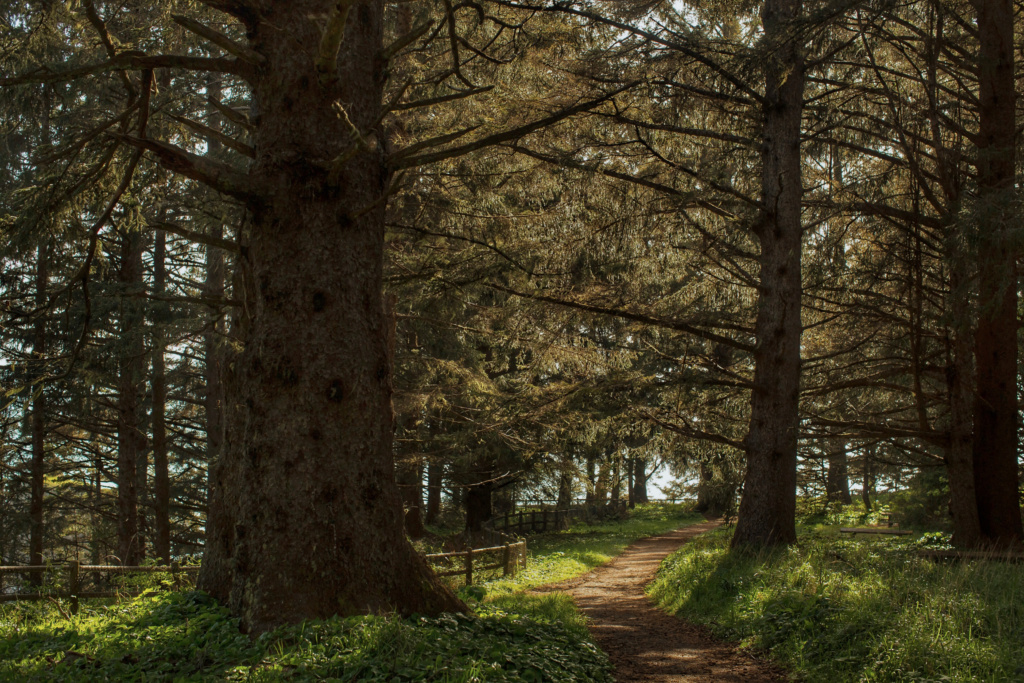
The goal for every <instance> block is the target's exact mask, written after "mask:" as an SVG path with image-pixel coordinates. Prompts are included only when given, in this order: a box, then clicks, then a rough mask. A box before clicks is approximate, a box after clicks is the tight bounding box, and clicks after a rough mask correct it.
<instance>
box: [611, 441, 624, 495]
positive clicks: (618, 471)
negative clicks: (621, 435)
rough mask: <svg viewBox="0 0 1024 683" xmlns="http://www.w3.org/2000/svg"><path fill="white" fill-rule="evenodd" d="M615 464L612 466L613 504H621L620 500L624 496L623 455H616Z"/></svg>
mask: <svg viewBox="0 0 1024 683" xmlns="http://www.w3.org/2000/svg"><path fill="white" fill-rule="evenodd" d="M615 455H616V457H615V464H614V465H612V487H611V488H612V490H611V500H612V502H613V503H617V502H619V498H620V497H621V496H622V454H621V453H617V454H615Z"/></svg>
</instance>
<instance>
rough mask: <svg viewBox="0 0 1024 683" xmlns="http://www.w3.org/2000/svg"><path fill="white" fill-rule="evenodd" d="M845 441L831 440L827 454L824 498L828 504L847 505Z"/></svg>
mask: <svg viewBox="0 0 1024 683" xmlns="http://www.w3.org/2000/svg"><path fill="white" fill-rule="evenodd" d="M846 446H847V444H846V439H845V438H842V437H837V438H835V439H833V440H832V449H831V450H830V451H829V454H828V477H827V478H826V480H825V498H826V500H828V502H830V503H842V504H843V505H849V504H850V503H852V502H853V499H852V498H850V475H849V468H848V467H847V458H846V454H847V450H846Z"/></svg>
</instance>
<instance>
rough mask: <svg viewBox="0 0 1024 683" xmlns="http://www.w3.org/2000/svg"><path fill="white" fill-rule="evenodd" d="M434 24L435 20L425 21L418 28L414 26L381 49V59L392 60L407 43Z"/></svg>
mask: <svg viewBox="0 0 1024 683" xmlns="http://www.w3.org/2000/svg"><path fill="white" fill-rule="evenodd" d="M433 25H434V22H433V21H429V20H428V21H425V22H423V23H422V24H420V25H419V26H417V27H416V28H414V29H413V30H411V31H409V32H408V33H406V34H405V35H404V36H401V37H400V38H398V39H397V40H395V42H393V43H391V44H390V45H388V46H387V47H386V48H384V49H383V50H381V53H380V56H381V59H383V60H384V61H385V62H389V61H391V59H392V58H394V56H395V55H397V54H398V53H399V52H400V51H401V50H402V49H403V48H405V47H406V46H407V45H409V44H410V43H412V42H414V41H415V40H417V39H418V38H419V37H420V36H422V35H423V34H424V33H426V32H427V31H429V30H430V27H431V26H433Z"/></svg>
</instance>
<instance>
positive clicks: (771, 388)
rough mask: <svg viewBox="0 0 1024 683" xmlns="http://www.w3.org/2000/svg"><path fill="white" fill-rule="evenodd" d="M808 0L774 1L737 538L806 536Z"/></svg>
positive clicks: (772, 540)
mask: <svg viewBox="0 0 1024 683" xmlns="http://www.w3.org/2000/svg"><path fill="white" fill-rule="evenodd" d="M801 12H802V8H801V3H800V0H766V2H765V3H764V8H763V10H762V23H763V25H764V34H765V44H766V47H767V48H768V49H769V50H770V53H769V54H770V56H769V57H768V59H767V64H766V67H765V68H766V78H765V101H764V134H763V141H762V153H761V164H762V169H761V173H762V181H761V183H762V195H761V202H762V204H763V209H762V210H763V217H762V220H761V222H760V223H759V225H758V226H757V227H756V234H757V237H758V240H759V242H760V245H761V254H760V286H759V288H758V299H757V320H756V322H755V336H756V339H757V349H756V351H755V352H754V387H753V391H752V395H751V399H750V431H749V432H748V434H747V437H746V441H745V446H746V451H747V472H746V478H745V481H744V486H743V498H742V500H741V501H740V511H739V519H738V520H737V524H736V533H735V535H734V536H733V545H734V546H742V545H746V546H753V547H764V546H771V545H776V544H780V543H793V542H794V541H796V447H797V436H798V434H797V432H798V429H799V402H800V334H801V331H802V327H801V321H800V312H801V310H800V309H801V293H802V289H801V272H800V268H801V265H800V256H801V245H802V233H803V226H802V224H801V220H800V209H801V200H802V196H803V186H802V180H801V168H800V162H801V159H800V129H801V116H802V111H803V91H804V63H803V56H802V54H801V50H800V47H799V46H798V45H797V44H796V42H794V41H795V35H794V34H795V33H796V34H798V33H799V32H798V30H797V28H796V26H795V22H796V21H797V20H798V19H799V17H800V15H801Z"/></svg>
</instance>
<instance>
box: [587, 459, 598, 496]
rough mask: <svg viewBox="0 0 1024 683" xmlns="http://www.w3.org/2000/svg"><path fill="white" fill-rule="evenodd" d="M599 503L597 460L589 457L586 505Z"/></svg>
mask: <svg viewBox="0 0 1024 683" xmlns="http://www.w3.org/2000/svg"><path fill="white" fill-rule="evenodd" d="M596 501H597V459H596V458H595V457H594V456H593V455H587V495H586V500H585V502H586V504H587V505H593V504H594V503H595V502H596Z"/></svg>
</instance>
